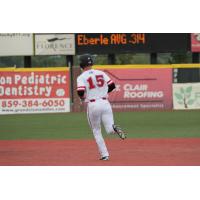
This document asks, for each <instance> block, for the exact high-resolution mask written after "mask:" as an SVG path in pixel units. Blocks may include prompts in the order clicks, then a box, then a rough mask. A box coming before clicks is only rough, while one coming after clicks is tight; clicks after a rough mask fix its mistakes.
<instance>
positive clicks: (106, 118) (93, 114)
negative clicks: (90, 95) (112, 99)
mask: <svg viewBox="0 0 200 200" xmlns="http://www.w3.org/2000/svg"><path fill="white" fill-rule="evenodd" d="M87 118H88V123H89V125H90V127H91V129H92V132H93V135H94V138H95V141H96V143H97V146H98V150H99V153H100V155H101V157H104V156H109V153H108V150H107V147H106V144H105V141H104V139H103V136H102V133H101V123H103V125H104V128H105V130H106V132H107V134H110V133H114V130H113V124H114V119H113V112H112V108H111V105H110V103H109V101H108V100H104V99H98V100H95V102H89V103H88V106H87Z"/></svg>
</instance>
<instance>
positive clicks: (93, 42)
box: [75, 33, 190, 54]
mask: <svg viewBox="0 0 200 200" xmlns="http://www.w3.org/2000/svg"><path fill="white" fill-rule="evenodd" d="M75 38H76V54H83V53H93V54H95V53H96V54H108V53H151V52H186V51H189V49H190V36H189V34H187V33H170V34H169V33H77V34H76V36H75Z"/></svg>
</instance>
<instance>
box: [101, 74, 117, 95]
mask: <svg viewBox="0 0 200 200" xmlns="http://www.w3.org/2000/svg"><path fill="white" fill-rule="evenodd" d="M104 79H105V81H106V82H107V85H108V93H109V92H112V91H113V90H114V89H115V88H116V86H115V83H114V82H113V81H112V80H111V79H110V77H109V76H108V75H107V74H106V73H104Z"/></svg>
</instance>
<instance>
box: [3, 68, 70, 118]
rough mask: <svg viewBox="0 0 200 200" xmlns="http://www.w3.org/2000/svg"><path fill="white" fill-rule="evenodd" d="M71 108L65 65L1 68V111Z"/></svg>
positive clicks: (52, 110)
mask: <svg viewBox="0 0 200 200" xmlns="http://www.w3.org/2000/svg"><path fill="white" fill-rule="evenodd" d="M69 111H70V98H69V71H68V70H67V69H66V68H54V69H52V68H49V69H48V68H46V69H34V68H32V69H12V70H9V69H1V70H0V114H20V113H51V112H69Z"/></svg>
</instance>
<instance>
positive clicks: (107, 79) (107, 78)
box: [104, 73, 113, 85]
mask: <svg viewBox="0 0 200 200" xmlns="http://www.w3.org/2000/svg"><path fill="white" fill-rule="evenodd" d="M104 80H105V81H106V83H107V85H110V84H112V83H113V81H112V80H111V79H110V77H109V76H108V75H107V74H106V73H104Z"/></svg>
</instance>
